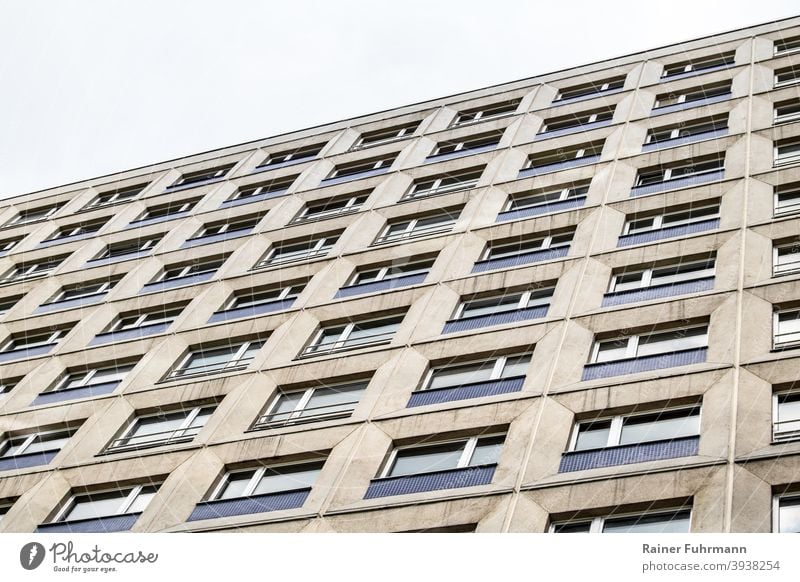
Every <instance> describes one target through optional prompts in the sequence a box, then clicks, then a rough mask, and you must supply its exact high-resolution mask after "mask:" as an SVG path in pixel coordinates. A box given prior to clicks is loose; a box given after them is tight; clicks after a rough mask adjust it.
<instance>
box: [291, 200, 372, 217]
mask: <svg viewBox="0 0 800 582" xmlns="http://www.w3.org/2000/svg"><path fill="white" fill-rule="evenodd" d="M337 198H338V197H337ZM367 198H368V194H361V195H358V196H351V197H350V198H338V199H334V200H331V199H328V200H326V201H325V202H326V203H327V204H332V203H334V201H336V202H338V201H341V200H345V204H344V206H339V207H338V208H334V209H332V210H322V211H319V212H316V213H314V214H309V210H310V209H312V208H316V207H324V206H325V204H319V205H317V206H314V205H313V204H312V205H311V206H309V204H308V203H306V205H305V206H303V209H302V210H301V211H300V213H299V214H298V215H297V216H296V217H295V218H293V219H292V221H291V223H290V224H294V223H298V222H311V221H313V220H321V219H323V218H329V217H331V216H338V215H340V214H347V213H350V212H356V211H357V210H358V209H359V208H361V206H363V205H364V202H366V200H367ZM314 202H317V201H316V200H315V201H314Z"/></svg>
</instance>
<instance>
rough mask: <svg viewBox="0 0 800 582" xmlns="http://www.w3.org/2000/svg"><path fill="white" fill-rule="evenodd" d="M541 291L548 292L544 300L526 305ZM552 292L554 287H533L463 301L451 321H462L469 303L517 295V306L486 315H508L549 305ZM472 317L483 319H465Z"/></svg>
mask: <svg viewBox="0 0 800 582" xmlns="http://www.w3.org/2000/svg"><path fill="white" fill-rule="evenodd" d="M542 291H550V295H548V296H547V297H546V298H544V299H545V300H544V301H543V302H541V303H534V304H533V305H528V303H529V302H530V301H531V295H534V294H537V293H540V292H542ZM554 291H555V286H554V285H549V286H547V287H534V288H532V289H526V290H525V291H515V292H513V293H500V294H498V295H487V296H486V297H479V298H473V299H468V300H463V301H460V302H459V304H458V307H456V310H455V313H454V314H453V317H452V320H453V321H455V320H460V319H462V316H463V314H464V311H465V309H466V307H467V305H468V304H470V303H475V302H478V301H486V300H489V299H500V298H502V297H513V296H514V295H519V300H518V301H517V305H516V306H515V307H512V308H510V309H501V310H498V311H496V312H492V313H491V314H486V315H496V314H498V313H510V312H512V311H517V310H519V309H528V308H529V307H541V306H543V305H550V299H551V298H552V297H553V292H554ZM473 317H485V315H468V316H467V317H466V319H471V318H473Z"/></svg>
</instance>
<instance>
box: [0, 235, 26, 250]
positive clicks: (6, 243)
mask: <svg viewBox="0 0 800 582" xmlns="http://www.w3.org/2000/svg"><path fill="white" fill-rule="evenodd" d="M23 238H25V237H24V236H18V237H15V238H7V239H5V240H0V254H5V253H7V252H8V251H10V250H11V249H13V248H14V247H15V246H17V245H18V244H19V242H20V241H21V240H22V239H23Z"/></svg>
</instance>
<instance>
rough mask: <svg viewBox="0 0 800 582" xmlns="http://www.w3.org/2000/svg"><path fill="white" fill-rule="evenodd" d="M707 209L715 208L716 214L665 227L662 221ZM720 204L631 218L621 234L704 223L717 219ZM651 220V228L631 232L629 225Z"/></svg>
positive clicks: (680, 221)
mask: <svg viewBox="0 0 800 582" xmlns="http://www.w3.org/2000/svg"><path fill="white" fill-rule="evenodd" d="M707 208H716V209H717V212H716V213H714V214H707V215H701V216H699V217H689V218H686V219H683V220H677V221H675V222H670V223H669V224H668V225H667V226H664V219H666V218H668V217H670V216H673V215H675V214H683V213H684V212H699V211H701V210H705V209H707ZM719 210H720V204H719V203H716V204H706V205H704V206H697V207H690V208H687V209H684V210H675V211H673V212H665V213H664V214H657V215H655V216H645V217H643V218H632V219H630V220H626V221H625V225H624V226H623V228H622V234H623V235H628V234H642V233H645V232H652V231H654V230H661V229H662V228H672V227H673V226H684V225H687V224H694V223H696V222H704V221H706V220H714V219H716V218H719V216H720V214H719ZM649 219H653V226H651V227H650V228H647V229H637V230H636V231H635V232H631V224H632V223H634V222H639V221H640V220H649Z"/></svg>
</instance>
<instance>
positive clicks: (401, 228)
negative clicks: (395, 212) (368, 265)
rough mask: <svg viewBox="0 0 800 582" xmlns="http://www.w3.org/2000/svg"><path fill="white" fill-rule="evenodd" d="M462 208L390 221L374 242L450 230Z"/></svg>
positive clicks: (392, 240) (393, 240) (384, 241)
mask: <svg viewBox="0 0 800 582" xmlns="http://www.w3.org/2000/svg"><path fill="white" fill-rule="evenodd" d="M460 213H461V209H458V210H454V211H452V213H451V212H444V213H442V214H436V215H433V216H427V217H423V218H413V219H411V220H406V221H403V222H394V223H389V224H387V225H386V228H384V230H383V232H382V233H381V234H380V236H378V238H376V239H375V242H374V243H373V244H381V243H389V242H395V241H398V240H405V239H408V238H417V237H420V236H427V235H430V234H437V233H442V232H448V231H450V230H451V229H452V228H453V225H454V224H455V223H456V220H458V217H459V214H460Z"/></svg>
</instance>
